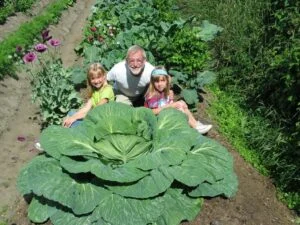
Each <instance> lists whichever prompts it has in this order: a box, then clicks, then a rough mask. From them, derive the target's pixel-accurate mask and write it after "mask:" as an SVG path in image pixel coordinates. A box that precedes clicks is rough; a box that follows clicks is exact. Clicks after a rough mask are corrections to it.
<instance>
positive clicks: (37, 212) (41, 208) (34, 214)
mask: <svg viewBox="0 0 300 225" xmlns="http://www.w3.org/2000/svg"><path fill="white" fill-rule="evenodd" d="M56 207H58V205H57V204H55V203H54V202H50V201H49V200H47V199H45V198H40V197H37V196H34V197H33V199H32V200H31V202H30V205H29V207H28V217H29V218H30V220H31V221H33V222H35V223H43V222H45V221H47V220H48V219H49V217H50V216H52V215H53V214H55V213H56V212H57V210H58V209H57V208H56Z"/></svg>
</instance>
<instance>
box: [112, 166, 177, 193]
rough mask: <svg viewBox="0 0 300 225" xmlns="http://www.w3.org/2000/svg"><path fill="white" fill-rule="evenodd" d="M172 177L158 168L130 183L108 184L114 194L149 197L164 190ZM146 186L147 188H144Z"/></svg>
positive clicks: (171, 180) (170, 182) (168, 185)
mask: <svg viewBox="0 0 300 225" xmlns="http://www.w3.org/2000/svg"><path fill="white" fill-rule="evenodd" d="M172 182H173V179H172V177H171V176H170V175H169V174H167V173H163V172H162V171H160V170H158V169H154V170H151V172H150V173H149V175H148V176H146V177H144V178H142V179H141V180H139V181H138V182H136V183H134V184H131V185H118V186H108V188H109V189H110V190H111V191H113V192H114V193H116V194H119V195H122V196H126V197H132V198H149V197H153V196H157V195H159V194H160V193H162V192H164V191H165V190H166V189H167V188H168V187H170V185H171V184H172ZM145 187H147V188H145Z"/></svg>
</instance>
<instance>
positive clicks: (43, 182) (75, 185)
mask: <svg viewBox="0 0 300 225" xmlns="http://www.w3.org/2000/svg"><path fill="white" fill-rule="evenodd" d="M28 173H29V175H28V177H29V179H28V180H29V183H30V184H31V189H32V190H33V192H34V193H35V194H37V195H39V196H44V197H45V198H47V199H49V200H52V201H55V202H59V203H60V204H62V205H63V206H66V207H69V208H71V209H72V210H73V212H74V213H75V214H77V215H81V214H85V213H89V212H91V211H92V210H93V209H94V208H95V207H96V206H97V204H98V201H99V199H101V197H103V196H105V195H106V194H108V193H109V192H108V191H107V190H105V189H104V188H102V187H99V186H96V185H94V184H93V183H91V182H90V183H86V182H82V181H81V182H80V181H76V180H73V179H72V178H71V177H70V176H69V175H67V174H65V173H63V172H62V168H61V167H60V166H59V162H58V161H56V160H54V159H48V160H47V161H45V160H41V162H40V163H36V164H34V165H32V166H31V167H29V168H28Z"/></svg>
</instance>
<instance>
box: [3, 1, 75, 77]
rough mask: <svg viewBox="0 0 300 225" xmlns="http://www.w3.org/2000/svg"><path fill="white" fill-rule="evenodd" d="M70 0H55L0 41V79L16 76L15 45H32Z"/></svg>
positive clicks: (26, 46)
mask: <svg viewBox="0 0 300 225" xmlns="http://www.w3.org/2000/svg"><path fill="white" fill-rule="evenodd" d="M69 1H70V0H60V1H55V2H53V3H51V4H49V5H48V6H47V8H46V9H45V10H44V11H43V12H42V13H41V14H40V15H38V16H36V17H35V18H34V19H32V20H31V21H30V22H27V23H24V24H21V25H20V27H19V29H18V30H17V31H16V32H14V33H12V34H10V35H8V36H7V37H6V38H5V39H4V40H3V41H2V42H1V43H0V79H3V78H4V77H5V76H7V75H9V76H12V77H16V70H17V67H16V65H15V61H14V58H13V57H10V56H12V55H14V53H15V51H16V47H17V46H22V48H28V46H30V45H32V44H33V42H34V40H35V38H36V37H37V35H38V34H39V33H40V32H41V31H42V30H43V29H45V27H47V26H48V25H49V24H50V23H51V22H54V21H56V20H57V17H59V16H60V14H61V12H62V10H63V9H65V7H66V6H67V5H68V4H69Z"/></svg>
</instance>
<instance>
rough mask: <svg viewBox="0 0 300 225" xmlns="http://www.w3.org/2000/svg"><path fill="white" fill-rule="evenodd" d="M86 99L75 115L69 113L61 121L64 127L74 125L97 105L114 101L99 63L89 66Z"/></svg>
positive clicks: (110, 88) (111, 90) (104, 72)
mask: <svg viewBox="0 0 300 225" xmlns="http://www.w3.org/2000/svg"><path fill="white" fill-rule="evenodd" d="M87 87H88V98H89V100H88V101H87V103H86V104H85V105H84V106H83V107H82V108H81V109H80V110H78V111H77V112H76V113H71V114H70V113H69V114H68V116H67V117H66V118H65V119H64V121H63V126H64V127H71V126H72V124H73V126H74V125H75V124H74V123H75V122H76V121H77V120H80V119H83V118H84V117H85V116H86V114H87V113H88V111H89V110H90V109H91V108H93V107H96V106H98V105H103V104H105V103H107V102H109V101H114V98H115V96H114V92H113V89H112V86H111V85H109V84H108V83H107V81H106V71H105V69H104V68H103V66H102V65H101V64H100V63H94V64H92V65H90V67H89V69H88V72H87Z"/></svg>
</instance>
